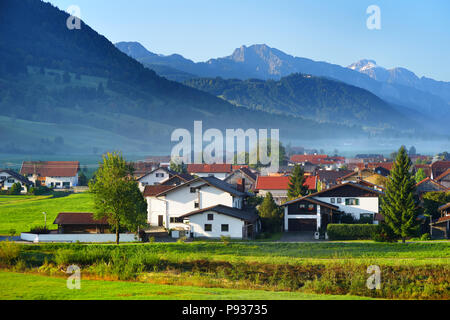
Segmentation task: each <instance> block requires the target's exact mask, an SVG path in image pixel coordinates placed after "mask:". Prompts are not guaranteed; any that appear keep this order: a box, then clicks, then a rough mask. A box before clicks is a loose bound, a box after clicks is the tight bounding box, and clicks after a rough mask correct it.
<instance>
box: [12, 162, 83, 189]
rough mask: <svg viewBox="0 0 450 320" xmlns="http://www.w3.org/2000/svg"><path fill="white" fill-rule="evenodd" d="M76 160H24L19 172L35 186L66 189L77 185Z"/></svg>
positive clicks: (77, 168)
mask: <svg viewBox="0 0 450 320" xmlns="http://www.w3.org/2000/svg"><path fill="white" fill-rule="evenodd" d="M79 170H80V162H78V161H24V162H23V163H22V168H21V169H20V174H21V175H23V176H25V177H27V178H28V180H30V181H31V182H33V183H34V184H35V185H36V186H39V185H42V186H46V187H49V188H55V189H66V188H72V187H76V186H77V185H78V171H79Z"/></svg>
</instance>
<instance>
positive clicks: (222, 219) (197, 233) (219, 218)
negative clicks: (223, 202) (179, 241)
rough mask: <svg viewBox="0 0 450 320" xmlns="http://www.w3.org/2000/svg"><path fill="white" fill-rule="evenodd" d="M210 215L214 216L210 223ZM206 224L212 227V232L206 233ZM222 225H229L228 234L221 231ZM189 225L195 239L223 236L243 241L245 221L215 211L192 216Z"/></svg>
mask: <svg viewBox="0 0 450 320" xmlns="http://www.w3.org/2000/svg"><path fill="white" fill-rule="evenodd" d="M208 214H213V215H214V220H212V221H209V220H208ZM205 224H211V225H212V231H211V232H206V231H205V230H204V226H205ZM222 224H228V232H222V231H221V228H222ZM189 225H190V226H191V232H193V233H194V238H199V237H202V238H203V237H205V238H220V237H221V236H225V237H230V238H237V239H242V228H243V227H244V221H243V220H240V219H237V218H233V217H230V216H227V215H224V214H220V213H217V212H214V211H206V212H203V213H201V214H196V215H193V216H190V217H189Z"/></svg>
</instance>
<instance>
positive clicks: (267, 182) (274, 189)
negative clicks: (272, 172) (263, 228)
mask: <svg viewBox="0 0 450 320" xmlns="http://www.w3.org/2000/svg"><path fill="white" fill-rule="evenodd" d="M290 179H291V177H290V176H281V177H277V176H259V177H258V179H257V180H256V188H255V191H256V192H257V193H258V195H259V196H262V197H265V196H266V194H267V193H269V192H270V193H271V194H272V196H273V199H274V200H275V202H276V203H277V204H278V205H280V204H282V203H284V202H285V201H286V200H287V198H288V196H287V193H288V190H289V183H290ZM317 181H318V178H317V176H308V177H305V186H308V190H311V191H313V190H317Z"/></svg>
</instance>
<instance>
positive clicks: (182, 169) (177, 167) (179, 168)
mask: <svg viewBox="0 0 450 320" xmlns="http://www.w3.org/2000/svg"><path fill="white" fill-rule="evenodd" d="M170 170H172V171H175V172H177V173H187V167H186V165H185V164H184V162H181V163H176V162H175V161H170Z"/></svg>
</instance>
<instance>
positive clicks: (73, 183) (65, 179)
mask: <svg viewBox="0 0 450 320" xmlns="http://www.w3.org/2000/svg"><path fill="white" fill-rule="evenodd" d="M64 182H68V183H69V184H70V188H72V187H76V186H78V173H77V174H76V175H75V176H73V177H46V178H45V186H46V187H49V188H51V187H52V183H53V187H54V188H56V189H63V188H64V187H63V183H64ZM56 183H59V184H60V185H59V186H56Z"/></svg>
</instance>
